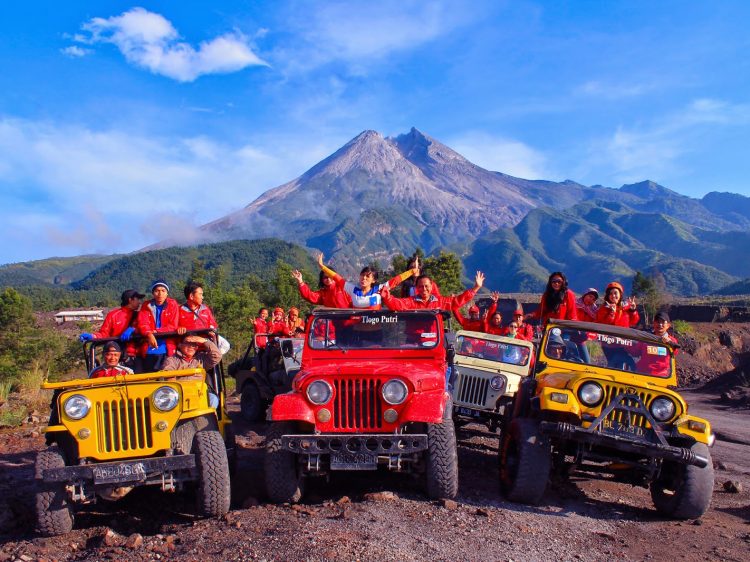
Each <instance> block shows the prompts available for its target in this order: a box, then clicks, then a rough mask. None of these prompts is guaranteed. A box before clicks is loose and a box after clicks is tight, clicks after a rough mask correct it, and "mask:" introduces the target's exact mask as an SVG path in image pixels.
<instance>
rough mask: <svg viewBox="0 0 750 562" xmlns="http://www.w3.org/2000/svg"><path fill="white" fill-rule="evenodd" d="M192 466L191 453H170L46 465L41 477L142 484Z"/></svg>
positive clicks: (88, 481)
mask: <svg viewBox="0 0 750 562" xmlns="http://www.w3.org/2000/svg"><path fill="white" fill-rule="evenodd" d="M195 466H196V465H195V455H174V456H171V457H156V458H148V459H135V460H129V461H119V462H102V463H96V464H85V465H77V466H66V467H62V468H48V469H47V470H45V471H44V472H43V473H42V478H41V480H42V481H43V482H62V483H65V484H73V483H77V482H83V483H88V484H94V485H95V486H96V485H112V484H118V485H138V484H146V483H148V482H149V481H150V480H151V479H153V478H154V477H158V476H161V475H162V474H164V473H168V472H176V471H189V472H192V471H194V469H195Z"/></svg>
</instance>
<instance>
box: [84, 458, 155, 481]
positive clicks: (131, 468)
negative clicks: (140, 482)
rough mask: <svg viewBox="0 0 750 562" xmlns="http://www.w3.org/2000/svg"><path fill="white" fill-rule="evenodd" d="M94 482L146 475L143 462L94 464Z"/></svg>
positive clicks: (143, 476) (141, 477) (139, 477)
mask: <svg viewBox="0 0 750 562" xmlns="http://www.w3.org/2000/svg"><path fill="white" fill-rule="evenodd" d="M92 472H93V473H94V481H95V482H117V481H119V480H125V479H131V478H133V477H137V478H138V479H143V478H145V477H146V468H145V467H144V466H143V463H140V462H138V463H127V464H126V463H123V464H116V465H110V466H95V467H93V468H92Z"/></svg>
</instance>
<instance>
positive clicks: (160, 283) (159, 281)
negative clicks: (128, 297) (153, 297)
mask: <svg viewBox="0 0 750 562" xmlns="http://www.w3.org/2000/svg"><path fill="white" fill-rule="evenodd" d="M159 286H162V287H164V288H165V289H166V290H167V292H169V285H167V282H166V281H164V279H157V280H156V281H154V282H153V283H151V292H152V293H153V292H154V289H156V288H157V287H159Z"/></svg>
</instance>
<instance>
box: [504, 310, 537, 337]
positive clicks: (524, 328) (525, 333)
mask: <svg viewBox="0 0 750 562" xmlns="http://www.w3.org/2000/svg"><path fill="white" fill-rule="evenodd" d="M511 324H515V329H516V333H515V335H513V336H510V331H509V332H508V335H509V336H510V337H514V338H516V339H518V340H524V341H531V340H533V339H534V328H533V326H532V325H531V324H527V323H526V322H524V321H523V308H520V307H519V308H517V309H516V310H515V312H513V322H511Z"/></svg>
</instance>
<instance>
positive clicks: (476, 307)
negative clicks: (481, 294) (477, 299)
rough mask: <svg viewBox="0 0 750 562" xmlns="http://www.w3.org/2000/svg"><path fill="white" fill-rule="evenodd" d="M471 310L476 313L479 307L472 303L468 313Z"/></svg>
mask: <svg viewBox="0 0 750 562" xmlns="http://www.w3.org/2000/svg"><path fill="white" fill-rule="evenodd" d="M472 312H476V313H477V314H479V307H478V306H477V305H475V304H472V305H471V306H470V307H469V314H471V313H472Z"/></svg>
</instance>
